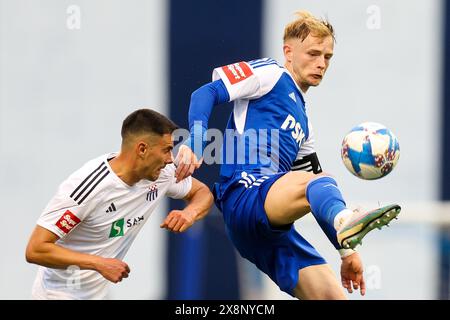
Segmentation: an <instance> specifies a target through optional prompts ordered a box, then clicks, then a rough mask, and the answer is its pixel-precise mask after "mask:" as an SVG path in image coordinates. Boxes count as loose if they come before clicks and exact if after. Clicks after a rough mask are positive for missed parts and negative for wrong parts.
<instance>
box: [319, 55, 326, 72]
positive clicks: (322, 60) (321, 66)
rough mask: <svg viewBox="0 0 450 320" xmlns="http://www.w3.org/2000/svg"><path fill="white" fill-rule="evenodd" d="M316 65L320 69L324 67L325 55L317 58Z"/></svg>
mask: <svg viewBox="0 0 450 320" xmlns="http://www.w3.org/2000/svg"><path fill="white" fill-rule="evenodd" d="M317 67H318V68H319V69H321V70H323V69H325V67H326V63H325V56H321V57H320V58H319V59H318V64H317Z"/></svg>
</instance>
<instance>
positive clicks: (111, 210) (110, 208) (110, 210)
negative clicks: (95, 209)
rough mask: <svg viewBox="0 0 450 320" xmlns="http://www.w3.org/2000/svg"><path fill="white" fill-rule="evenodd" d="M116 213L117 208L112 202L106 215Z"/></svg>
mask: <svg viewBox="0 0 450 320" xmlns="http://www.w3.org/2000/svg"><path fill="white" fill-rule="evenodd" d="M114 211H117V209H116V206H115V205H114V203H113V202H111V205H110V206H109V207H108V209H107V210H106V213H109V212H114Z"/></svg>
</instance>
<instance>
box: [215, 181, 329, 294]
mask: <svg viewBox="0 0 450 320" xmlns="http://www.w3.org/2000/svg"><path fill="white" fill-rule="evenodd" d="M284 174H285V173H278V174H274V175H271V176H266V177H267V179H265V180H264V181H263V182H260V181H261V180H263V179H261V178H262V177H263V175H259V174H253V177H254V178H255V179H254V180H256V185H255V184H253V185H249V184H248V183H247V184H244V183H242V182H241V183H239V182H238V180H239V179H236V181H235V182H234V183H231V184H230V181H228V182H227V183H226V184H227V186H228V187H227V189H226V191H225V193H224V194H223V195H221V196H220V198H218V197H217V195H218V194H219V190H220V189H221V187H222V186H223V185H221V184H216V185H215V188H214V198H215V200H216V205H217V207H218V208H219V209H220V210H221V211H222V213H223V217H224V221H225V225H226V230H227V233H228V236H229V237H230V239H231V241H232V242H233V244H234V245H235V247H236V249H237V250H238V251H239V253H240V254H241V256H242V257H244V258H246V259H248V260H249V261H251V262H253V263H254V264H255V265H256V266H257V267H258V268H259V269H260V270H261V271H263V272H264V273H265V274H267V275H268V276H269V277H270V278H271V279H272V280H273V281H274V282H275V283H276V284H277V285H278V286H279V287H280V289H281V290H282V291H284V292H286V293H288V294H290V295H293V289H294V288H295V286H296V285H297V282H298V271H299V270H300V269H302V268H305V267H308V266H311V265H318V264H325V263H326V261H325V259H324V258H322V256H321V255H320V254H319V253H318V252H317V251H316V249H315V248H314V247H313V246H312V245H311V244H309V242H308V241H306V240H305V239H304V238H303V237H302V236H301V235H300V234H299V233H298V232H297V231H296V230H295V228H294V226H293V224H291V225H287V226H285V227H282V228H276V227H272V226H271V225H270V223H269V220H268V218H267V215H266V212H265V210H264V202H265V199H266V196H267V193H268V192H269V189H270V187H271V186H272V184H273V183H274V182H275V181H277V179H279V178H280V177H282V176H283V175H284ZM241 181H242V179H241ZM259 182H260V183H259Z"/></svg>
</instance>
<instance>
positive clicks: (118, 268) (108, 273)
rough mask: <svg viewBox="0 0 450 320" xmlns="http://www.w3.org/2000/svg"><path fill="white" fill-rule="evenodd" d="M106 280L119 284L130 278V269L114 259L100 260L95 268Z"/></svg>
mask: <svg viewBox="0 0 450 320" xmlns="http://www.w3.org/2000/svg"><path fill="white" fill-rule="evenodd" d="M95 269H96V270H97V271H98V272H99V273H100V274H101V275H102V276H103V277H104V278H105V279H106V280H109V281H111V282H114V283H117V282H120V281H122V279H123V278H128V274H129V273H130V267H129V266H128V265H127V264H126V263H125V262H123V261H121V260H119V259H113V258H100V259H99V261H97V263H96V268H95Z"/></svg>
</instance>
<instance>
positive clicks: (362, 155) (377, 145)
mask: <svg viewBox="0 0 450 320" xmlns="http://www.w3.org/2000/svg"><path fill="white" fill-rule="evenodd" d="M399 157H400V147H399V144H398V140H397V138H396V137H395V136H394V134H393V133H392V132H391V131H390V130H389V129H388V128H386V127H385V126H383V125H381V124H379V123H375V122H364V123H361V124H360V125H359V126H356V127H354V128H353V129H352V130H351V131H350V132H349V133H348V134H347V135H346V136H345V137H344V140H343V141H342V149H341V158H342V161H343V162H344V165H345V167H346V168H347V169H348V171H350V172H351V173H352V174H354V175H355V176H357V177H358V178H361V179H365V180H375V179H380V178H382V177H384V176H386V175H388V174H389V173H390V172H391V171H392V169H394V167H395V166H396V164H397V162H398V159H399Z"/></svg>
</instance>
